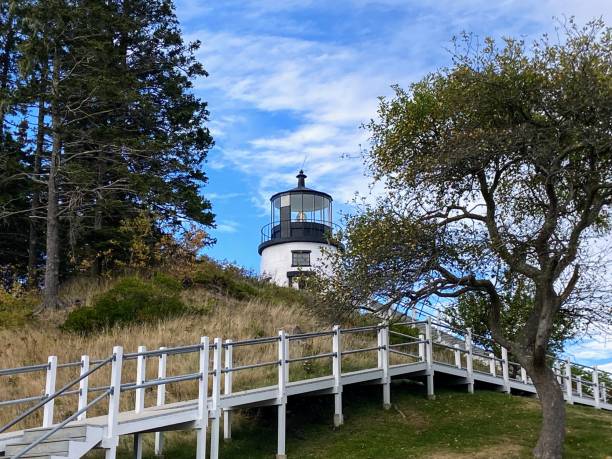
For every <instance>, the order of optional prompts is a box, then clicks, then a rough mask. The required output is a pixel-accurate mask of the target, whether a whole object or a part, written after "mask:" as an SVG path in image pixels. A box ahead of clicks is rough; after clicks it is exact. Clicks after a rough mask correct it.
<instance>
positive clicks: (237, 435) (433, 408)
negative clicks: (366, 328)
mask: <svg viewBox="0 0 612 459" xmlns="http://www.w3.org/2000/svg"><path fill="white" fill-rule="evenodd" d="M344 398H345V400H344V401H345V425H344V426H342V427H341V428H339V429H334V428H333V427H332V422H331V420H332V415H333V401H332V399H331V397H327V398H325V397H316V398H304V399H301V400H294V399H291V400H290V401H289V404H288V427H287V447H288V449H287V454H288V457H290V458H337V459H341V458H342V459H345V458H354V459H375V458H379V457H385V458H390V459H405V458H428V459H450V458H458V459H471V458H476V459H489V458H491V459H493V458H500V459H501V458H504V459H511V458H530V457H532V456H531V454H530V450H531V448H532V447H533V445H534V444H535V442H536V439H537V433H538V429H539V423H540V412H539V406H538V402H537V400H534V399H530V398H526V397H518V396H508V395H505V394H501V393H497V392H488V391H477V392H476V393H475V394H473V395H470V394H467V393H465V392H461V391H449V390H444V391H438V397H437V399H436V400H433V401H431V400H427V399H426V397H425V396H424V394H423V393H420V392H419V388H417V387H415V386H410V385H408V384H401V383H400V384H394V386H393V388H392V395H391V398H392V404H393V408H392V409H391V410H389V411H384V410H383V409H382V407H381V397H380V390H379V388H378V387H375V386H364V387H360V388H354V389H352V390H351V389H348V388H345V397H344ZM236 424H237V426H236V427H235V428H234V430H233V438H232V441H231V442H229V443H224V444H222V445H221V454H220V457H221V458H223V459H238V458H252V459H258V458H261V459H264V458H266V459H269V458H272V457H274V452H275V447H276V428H275V410H274V409H273V408H270V409H262V410H254V411H250V412H247V413H242V415H241V416H239V418H238V419H237V420H236ZM567 426H568V434H567V441H566V457H567V458H576V459H586V458H597V459H604V458H611V457H612V414H610V413H607V412H597V411H595V410H593V409H592V408H587V407H580V406H568V419H567ZM151 441H152V435H149V438H147V439H145V443H146V444H147V445H148V449H147V452H146V453H145V457H146V458H150V459H153V458H154V456H153V454H152V451H151V449H152V447H151ZM128 444H129V441H125V442H124V443H123V445H124V447H123V449H122V452H121V455H120V457H121V458H122V459H128V458H131V457H133V456H132V455H131V450H130V448H129V446H127V445H128ZM165 452H166V454H165V457H168V458H173V459H191V458H193V457H195V441H194V435H193V434H192V433H189V434H187V433H181V434H170V437H169V444H168V448H167V449H166V451H165ZM383 452H384V454H383Z"/></svg>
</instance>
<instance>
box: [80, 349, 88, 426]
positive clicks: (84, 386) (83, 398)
mask: <svg viewBox="0 0 612 459" xmlns="http://www.w3.org/2000/svg"><path fill="white" fill-rule="evenodd" d="M88 371H89V356H88V355H82V356H81V371H80V374H79V376H83V375H84V374H85V373H87V372H88ZM88 391H89V376H85V377H84V378H83V379H81V382H79V404H78V407H77V411H80V410H82V409H83V408H85V407H86V406H87V396H88ZM86 418H87V411H83V412H82V413H81V414H79V416H78V417H77V420H79V421H83V420H84V419H86Z"/></svg>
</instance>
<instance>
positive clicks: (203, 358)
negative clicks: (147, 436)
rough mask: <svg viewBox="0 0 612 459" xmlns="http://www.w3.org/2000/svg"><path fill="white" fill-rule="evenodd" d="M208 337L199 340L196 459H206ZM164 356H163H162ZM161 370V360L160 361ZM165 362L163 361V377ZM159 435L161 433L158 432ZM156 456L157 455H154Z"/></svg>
mask: <svg viewBox="0 0 612 459" xmlns="http://www.w3.org/2000/svg"><path fill="white" fill-rule="evenodd" d="M209 346H210V343H209V340H208V336H202V337H201V338H200V366H199V369H200V380H199V381H198V420H197V423H196V459H206V429H207V427H208V352H209ZM162 355H164V356H165V354H162ZM160 368H161V360H160ZM165 376H166V371H165V360H164V377H165ZM158 396H159V393H158ZM159 433H160V434H161V432H159ZM156 454H157V453H156Z"/></svg>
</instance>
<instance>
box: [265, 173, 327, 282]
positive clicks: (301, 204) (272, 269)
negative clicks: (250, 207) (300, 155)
mask: <svg viewBox="0 0 612 459" xmlns="http://www.w3.org/2000/svg"><path fill="white" fill-rule="evenodd" d="M296 178H297V179H298V182H297V186H296V187H295V188H292V189H290V190H287V191H283V192H280V193H276V194H274V195H273V196H272V197H271V198H270V223H268V224H267V225H265V226H264V227H263V228H262V231H261V243H260V244H259V249H258V251H259V254H260V255H261V256H262V260H261V272H262V275H264V276H268V277H270V278H271V280H272V281H273V282H275V283H277V284H279V285H290V286H294V287H299V284H300V282H299V281H297V280H296V279H297V278H298V277H301V278H302V279H301V281H302V283H303V280H304V278H305V277H306V276H307V275H308V274H307V273H308V272H309V271H312V269H313V268H314V267H315V266H317V265H321V263H320V262H321V257H322V250H321V249H323V248H327V249H328V250H336V245H335V244H334V243H333V242H332V241H331V235H332V230H333V228H334V227H335V225H334V223H333V221H332V220H333V218H332V210H333V208H332V202H333V199H332V197H331V196H330V195H329V194H327V193H324V192H322V191H317V190H313V189H311V188H307V187H306V175H305V174H304V171H302V170H300V172H299V174H298V175H297V176H296ZM296 282H297V283H296Z"/></svg>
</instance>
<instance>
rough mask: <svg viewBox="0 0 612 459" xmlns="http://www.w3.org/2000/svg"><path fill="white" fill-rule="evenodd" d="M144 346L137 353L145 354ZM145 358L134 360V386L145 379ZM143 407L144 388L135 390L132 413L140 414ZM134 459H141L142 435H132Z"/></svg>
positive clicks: (141, 356) (139, 357)
mask: <svg viewBox="0 0 612 459" xmlns="http://www.w3.org/2000/svg"><path fill="white" fill-rule="evenodd" d="M146 351H147V348H146V347H145V346H138V353H141V352H146ZM146 365H147V358H146V357H145V356H144V355H139V356H138V358H137V360H136V384H143V383H144V382H145V381H146V379H147V367H146ZM144 406H145V390H144V388H141V389H136V392H135V403H134V412H136V413H141V412H142V411H143V410H144ZM134 458H135V459H142V435H140V434H138V433H135V434H134Z"/></svg>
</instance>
